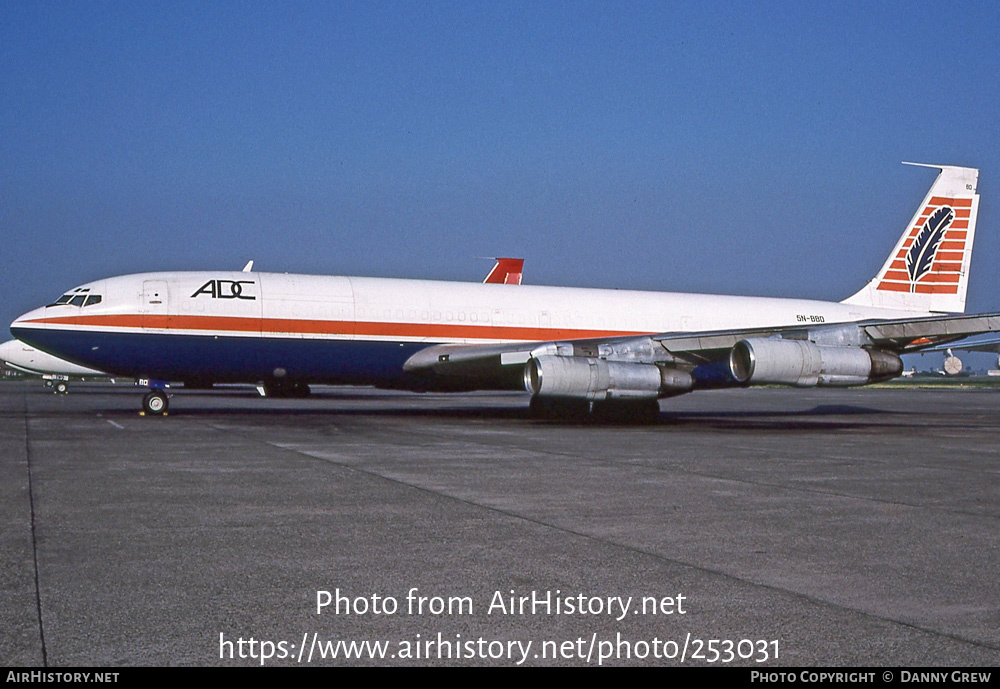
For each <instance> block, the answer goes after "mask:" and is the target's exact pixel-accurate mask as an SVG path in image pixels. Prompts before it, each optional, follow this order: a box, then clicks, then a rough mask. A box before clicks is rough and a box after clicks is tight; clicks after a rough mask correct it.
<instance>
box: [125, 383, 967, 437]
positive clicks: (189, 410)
mask: <svg viewBox="0 0 1000 689" xmlns="http://www.w3.org/2000/svg"><path fill="white" fill-rule="evenodd" d="M227 396H228V395H212V397H213V398H214V399H216V400H219V401H222V399H224V398H225V397H227ZM233 397H241V398H243V399H246V398H247V397H248V396H247V395H233ZM199 398H200V399H199ZM204 399H205V397H204V396H200V395H198V393H188V394H182V395H178V396H177V401H176V403H175V405H174V406H173V407H172V409H171V412H170V416H168V417H167V418H165V419H163V422H166V423H169V422H170V419H172V418H175V417H178V416H184V417H192V418H202V419H209V418H219V417H223V416H225V417H232V416H233V415H237V416H241V417H246V418H255V417H256V418H262V417H267V418H269V419H276V418H279V417H283V418H288V419H299V420H301V421H302V422H305V421H306V419H312V420H316V421H321V420H322V419H333V418H337V417H340V418H350V417H353V418H360V417H380V418H424V419H430V420H434V419H436V420H440V421H449V420H451V421H462V420H495V421H520V422H526V423H531V424H547V425H555V426H571V427H585V426H591V427H600V426H629V427H654V428H656V427H659V428H665V429H666V428H679V427H684V428H695V429H696V428H698V427H704V428H706V429H715V430H718V429H730V430H769V431H814V430H821V431H831V430H851V429H859V430H863V429H872V428H892V427H897V426H899V423H900V422H899V420H898V419H899V417H900V416H901V415H909V414H910V412H905V411H902V412H901V411H895V410H884V409H878V408H873V407H865V406H856V405H846V404H821V405H816V406H814V407H812V408H811V409H798V410H760V411H754V410H732V409H723V410H719V411H715V410H707V411H682V410H677V411H673V410H670V409H669V407H668V408H666V409H663V408H661V410H660V413H659V414H657V415H656V416H654V417H651V418H644V419H633V418H629V417H624V418H611V419H608V418H594V417H559V418H544V417H543V418H539V417H536V416H534V415H533V414H532V412H531V411H530V410H529V408H528V405H527V404H526V403H525V402H524V400H523V399H522V398H521V397H516V398H515V397H510V398H507V399H504V398H497V397H494V398H491V399H492V400H493V401H494V402H495V403H494V404H491V405H484V404H478V403H477V402H478V400H475V401H474V400H469V399H468V398H465V399H464V400H463V401H462V402H461V406H456V405H455V404H454V403H453V402H451V401H449V400H447V399H442V398H440V397H435V398H422V397H419V396H401V395H399V394H397V393H385V394H381V393H378V392H374V393H373V392H366V393H351V392H344V393H339V392H323V393H320V394H313V395H312V396H310V397H309V398H308V400H305V401H304V402H305V404H307V405H308V406H305V405H302V406H299V405H300V404H301V403H302V402H303V401H300V400H294V401H290V400H282V404H281V406H270V405H267V406H258V407H256V408H246V407H241V408H236V407H228V408H227V407H225V406H213V407H211V408H207V407H205V406H202V404H201V401H200V400H204ZM261 402H262V403H263V404H265V405H266V402H265V401H264V400H261ZM317 402H319V403H322V402H330V403H331V406H326V405H323V404H316V403H317ZM345 402H347V403H357V406H353V405H351V406H344V405H343V403H345ZM334 403H335V404H336V406H332V404H334ZM118 411H120V409H119V410H118ZM107 413H113V412H112V411H111V410H108V412H107ZM894 419H895V420H894ZM150 420H152V421H160V420H159V419H157V418H153V417H151V419H150ZM924 424H925V425H926V421H925V422H924ZM948 425H949V426H950V427H954V424H953V423H949V424H948Z"/></svg>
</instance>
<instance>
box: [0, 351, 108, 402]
mask: <svg viewBox="0 0 1000 689" xmlns="http://www.w3.org/2000/svg"><path fill="white" fill-rule="evenodd" d="M0 362H2V363H4V364H6V365H7V366H8V367H9V368H11V369H13V370H15V371H20V372H21V373H27V374H29V375H33V376H39V377H41V379H42V380H44V381H45V384H46V385H47V386H48V387H50V388H53V390H54V391H55V392H57V393H62V394H66V393H68V392H69V383H70V381H71V380H95V379H100V380H110V376H108V375H107V374H106V373H103V372H102V371H95V370H94V369H92V368H87V367H86V366H79V365H78V364H74V363H72V362H70V361H66V360H65V359H60V358H59V357H56V356H52V355H51V354H46V353H45V352H43V351H40V350H38V349H36V348H34V347H32V346H30V345H27V344H25V343H24V342H21V341H19V340H7V341H6V342H4V343H3V344H0Z"/></svg>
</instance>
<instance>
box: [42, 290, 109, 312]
mask: <svg viewBox="0 0 1000 689" xmlns="http://www.w3.org/2000/svg"><path fill="white" fill-rule="evenodd" d="M89 292H90V288H89V287H77V288H76V289H75V290H73V291H72V292H70V293H69V294H64V295H62V296H61V297H59V298H58V299H56V300H55V301H54V302H52V303H51V304H48V305H47V306H46V308H48V306H62V305H64V304H70V305H72V306H90V305H91V304H100V303H101V295H100V294H89V295H88V293H89Z"/></svg>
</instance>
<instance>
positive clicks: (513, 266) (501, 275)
mask: <svg viewBox="0 0 1000 689" xmlns="http://www.w3.org/2000/svg"><path fill="white" fill-rule="evenodd" d="M522 270H524V259H523V258H498V259H497V262H496V264H495V265H494V266H493V270H491V271H490V274H489V275H487V276H486V279H485V280H483V282H485V283H496V284H500V285H520V284H521V271H522Z"/></svg>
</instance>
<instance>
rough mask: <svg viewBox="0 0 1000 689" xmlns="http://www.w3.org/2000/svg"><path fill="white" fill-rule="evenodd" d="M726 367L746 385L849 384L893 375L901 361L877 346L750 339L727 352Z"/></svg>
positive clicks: (870, 381)
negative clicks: (870, 347) (873, 347)
mask: <svg viewBox="0 0 1000 689" xmlns="http://www.w3.org/2000/svg"><path fill="white" fill-rule="evenodd" d="M729 370H730V372H731V373H732V374H733V378H735V379H736V380H737V381H739V382H740V383H747V384H749V385H794V386H796V387H815V386H849V385H865V384H866V383H873V382H876V381H880V380H889V379H890V378H895V377H896V376H898V375H899V374H900V373H902V372H903V361H902V360H901V359H900V358H899V357H898V356H896V355H895V354H892V353H890V352H883V351H880V350H877V349H864V348H862V347H850V346H829V345H818V344H816V343H815V342H809V341H805V340H779V339H771V338H750V339H746V340H740V341H739V342H737V343H736V345H735V346H734V347H733V349H732V351H731V352H730V353H729Z"/></svg>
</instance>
